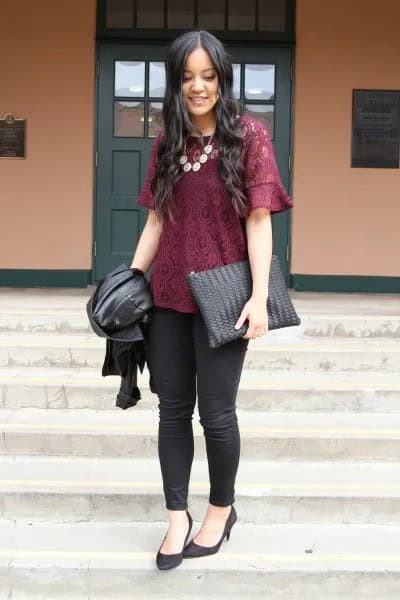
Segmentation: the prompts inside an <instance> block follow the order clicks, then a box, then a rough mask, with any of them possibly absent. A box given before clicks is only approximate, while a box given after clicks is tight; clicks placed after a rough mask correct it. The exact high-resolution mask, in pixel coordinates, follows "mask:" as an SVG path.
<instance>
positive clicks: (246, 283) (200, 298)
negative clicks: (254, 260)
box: [186, 254, 301, 348]
mask: <svg viewBox="0 0 400 600" xmlns="http://www.w3.org/2000/svg"><path fill="white" fill-rule="evenodd" d="M186 280H187V282H188V285H189V288H190V290H191V293H192V295H193V298H194V301H195V303H196V304H197V306H198V307H199V310H200V312H201V314H202V316H203V318H204V321H205V324H206V328H207V333H208V340H209V345H210V347H211V348H217V347H218V346H221V345H222V344H225V343H227V342H231V341H233V340H236V339H238V338H240V337H242V336H243V335H244V334H245V333H246V331H247V327H248V323H247V322H246V323H244V324H243V325H242V327H241V328H240V329H235V323H236V321H237V320H238V318H239V316H240V313H241V312H242V310H243V306H244V305H245V304H246V302H247V301H248V300H249V298H250V296H251V290H252V278H251V270H250V263H249V261H248V260H243V261H240V262H235V263H231V264H229V265H223V266H222V267H216V268H215V269H208V270H207V271H197V272H196V271H192V272H191V273H188V274H187V275H186ZM267 313H268V330H272V329H279V328H282V327H292V326H293V325H300V323H301V320H300V318H299V316H298V314H297V313H296V311H295V309H294V306H293V304H292V301H291V299H290V296H289V293H288V289H287V287H286V282H285V278H284V276H283V273H282V271H281V267H280V263H279V257H278V256H277V255H276V254H273V255H272V259H271V267H270V271H269V283H268V298H267Z"/></svg>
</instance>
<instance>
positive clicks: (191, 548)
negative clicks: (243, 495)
mask: <svg viewBox="0 0 400 600" xmlns="http://www.w3.org/2000/svg"><path fill="white" fill-rule="evenodd" d="M236 521H237V514H236V510H235V507H234V506H233V504H232V507H231V512H230V513H229V516H228V518H227V520H226V523H225V527H224V531H223V532H222V536H221V539H220V540H219V541H218V542H217V543H216V544H215V546H200V544H196V542H194V541H193V540H191V541H190V542H189V544H188V545H187V546H186V547H185V548H184V550H183V558H198V557H199V556H209V555H210V554H216V553H217V552H218V550H219V548H220V546H221V544H222V542H223V540H224V537H225V536H226V541H228V540H229V537H230V535H231V529H232V527H233V526H234V524H235V523H236Z"/></svg>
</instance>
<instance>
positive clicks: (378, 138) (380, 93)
mask: <svg viewBox="0 0 400 600" xmlns="http://www.w3.org/2000/svg"><path fill="white" fill-rule="evenodd" d="M352 130H353V135H352V151H351V166H352V167H370V168H383V169H385V168H386V169H398V168H399V166H400V90H353V127H352Z"/></svg>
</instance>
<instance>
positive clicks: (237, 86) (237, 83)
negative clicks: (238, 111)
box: [232, 64, 240, 99]
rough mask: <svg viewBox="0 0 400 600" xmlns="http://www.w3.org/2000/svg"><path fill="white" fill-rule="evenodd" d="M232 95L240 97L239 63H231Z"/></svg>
mask: <svg viewBox="0 0 400 600" xmlns="http://www.w3.org/2000/svg"><path fill="white" fill-rule="evenodd" d="M232 68H233V96H234V98H238V99H239V98H240V65H238V64H233V65H232Z"/></svg>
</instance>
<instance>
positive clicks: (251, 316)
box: [235, 296, 268, 339]
mask: <svg viewBox="0 0 400 600" xmlns="http://www.w3.org/2000/svg"><path fill="white" fill-rule="evenodd" d="M247 319H248V321H249V326H248V329H247V331H246V333H245V335H243V336H242V337H243V338H244V339H254V338H257V337H260V336H261V335H264V334H265V333H267V331H268V313H267V302H266V298H261V297H260V298H258V297H255V296H251V297H250V299H249V300H248V301H247V302H246V304H245V305H244V307H243V310H242V312H241V313H240V317H239V319H238V320H237V322H236V325H235V329H240V327H241V326H242V325H243V323H244V322H245V321H246V320H247Z"/></svg>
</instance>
